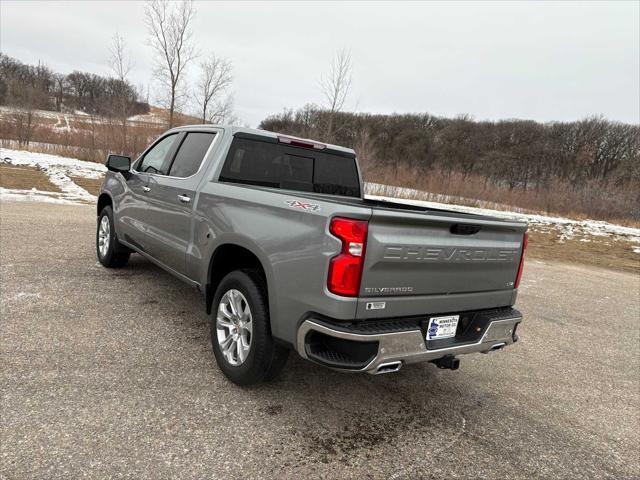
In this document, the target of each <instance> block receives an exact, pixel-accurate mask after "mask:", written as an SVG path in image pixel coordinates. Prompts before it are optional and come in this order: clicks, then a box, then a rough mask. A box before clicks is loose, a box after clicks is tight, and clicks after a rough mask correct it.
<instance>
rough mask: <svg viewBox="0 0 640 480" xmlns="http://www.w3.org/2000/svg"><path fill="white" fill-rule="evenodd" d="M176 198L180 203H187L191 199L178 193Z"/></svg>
mask: <svg viewBox="0 0 640 480" xmlns="http://www.w3.org/2000/svg"><path fill="white" fill-rule="evenodd" d="M178 200H180V201H181V202H182V203H189V202H190V201H191V199H190V198H189V197H187V196H186V195H178Z"/></svg>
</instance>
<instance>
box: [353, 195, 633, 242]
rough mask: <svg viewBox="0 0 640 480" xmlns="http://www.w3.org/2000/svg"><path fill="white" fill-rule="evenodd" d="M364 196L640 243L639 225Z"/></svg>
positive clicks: (566, 234)
mask: <svg viewBox="0 0 640 480" xmlns="http://www.w3.org/2000/svg"><path fill="white" fill-rule="evenodd" d="M366 197H367V198H370V199H372V200H382V201H392V202H399V203H405V204H407V205H416V206H418V207H424V208H435V209H441V210H450V211H454V212H462V213H470V214H473V215H488V216H491V217H497V218H503V219H506V220H516V221H521V222H527V223H528V224H529V225H530V226H536V227H542V228H541V230H544V229H545V228H551V227H553V228H559V229H560V230H561V233H560V240H561V241H562V242H564V241H566V240H569V239H571V238H573V237H574V236H580V237H586V236H589V235H591V236H598V237H611V238H613V239H615V240H618V239H623V240H628V241H630V242H638V243H640V228H633V227H624V226H622V225H616V224H614V223H608V222H604V221H600V220H572V219H570V218H565V217H556V216H547V215H540V214H535V213H521V212H516V211H502V210H492V209H488V208H478V207H466V206H463V205H452V204H448V203H438V202H430V201H425V200H407V199H404V198H392V197H385V196H380V195H366Z"/></svg>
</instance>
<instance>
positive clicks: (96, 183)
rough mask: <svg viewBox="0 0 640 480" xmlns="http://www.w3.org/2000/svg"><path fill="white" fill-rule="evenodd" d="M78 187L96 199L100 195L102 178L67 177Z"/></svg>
mask: <svg viewBox="0 0 640 480" xmlns="http://www.w3.org/2000/svg"><path fill="white" fill-rule="evenodd" d="M69 178H71V180H72V181H73V183H75V184H76V185H78V186H79V187H82V188H84V189H85V190H86V191H87V192H89V193H90V194H91V195H95V196H96V197H97V196H98V194H99V193H100V186H101V185H102V180H103V179H102V178H85V177H75V176H72V177H69Z"/></svg>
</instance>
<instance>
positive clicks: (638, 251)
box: [631, 247, 640, 253]
mask: <svg viewBox="0 0 640 480" xmlns="http://www.w3.org/2000/svg"><path fill="white" fill-rule="evenodd" d="M631 250H633V253H640V247H631Z"/></svg>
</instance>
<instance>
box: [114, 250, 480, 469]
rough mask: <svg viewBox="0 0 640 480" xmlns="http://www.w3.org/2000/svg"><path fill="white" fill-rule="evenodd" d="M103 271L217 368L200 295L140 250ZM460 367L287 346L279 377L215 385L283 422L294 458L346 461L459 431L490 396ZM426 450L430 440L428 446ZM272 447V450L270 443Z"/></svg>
mask: <svg viewBox="0 0 640 480" xmlns="http://www.w3.org/2000/svg"><path fill="white" fill-rule="evenodd" d="M108 274H109V275H112V276H114V277H117V278H119V279H122V280H124V281H126V283H129V281H133V282H136V283H141V282H142V283H145V284H148V285H149V287H150V288H149V296H147V297H140V298H139V299H138V300H137V301H138V304H139V305H140V306H142V308H144V309H145V310H147V311H148V312H149V313H151V314H153V315H154V316H156V317H157V321H159V322H166V323H167V324H169V325H172V327H171V331H172V333H174V334H175V335H182V338H183V339H184V341H185V342H196V343H197V345H198V346H199V347H205V348H202V349H200V351H202V354H203V355H206V356H208V360H209V363H208V364H209V365H210V368H211V372H210V375H211V376H212V377H218V378H221V377H222V374H221V372H220V371H219V370H218V369H217V367H216V365H215V360H214V359H213V354H212V352H211V347H210V343H209V342H210V336H209V325H208V318H207V315H206V313H205V310H204V297H203V296H202V295H201V294H200V293H199V292H197V291H195V290H194V289H192V288H190V287H188V286H187V285H185V284H184V283H182V282H180V281H179V280H177V279H175V278H174V277H172V276H171V275H169V274H168V273H166V272H164V271H163V270H161V269H160V268H158V267H156V266H155V265H153V264H151V263H150V262H148V261H146V260H145V259H143V258H142V257H140V256H137V255H136V256H132V258H131V261H130V264H129V265H128V266H127V267H126V268H124V269H122V270H118V271H109V272H108ZM460 379H461V372H448V371H447V372H444V371H439V370H437V369H436V367H435V366H433V365H430V364H423V365H412V366H408V367H405V368H403V369H402V370H401V371H400V372H398V373H395V374H387V375H380V376H372V375H368V374H347V373H339V372H335V371H332V370H329V369H326V368H323V367H320V366H317V365H315V364H313V363H311V362H308V361H305V360H303V359H301V358H300V357H299V356H298V355H297V353H295V352H291V354H290V357H289V362H288V363H287V366H286V367H285V369H284V371H283V373H282V375H281V377H280V378H279V379H278V380H276V381H275V382H272V383H269V384H264V385H259V386H255V387H252V388H241V387H238V386H236V385H234V384H232V383H231V382H229V381H227V380H226V379H225V380H223V381H222V383H221V384H220V385H221V388H224V389H228V390H231V391H235V392H236V393H237V394H239V395H241V396H243V397H244V398H246V399H247V400H249V401H250V403H251V404H252V405H253V409H254V411H255V412H256V413H257V414H258V415H259V417H260V418H261V421H262V422H266V423H273V425H274V428H277V426H280V425H283V424H284V425H286V426H287V437H289V438H290V441H293V442H295V443H296V444H298V445H300V447H301V448H302V450H303V455H301V457H300V462H301V463H302V464H305V463H307V462H311V463H313V462H318V461H320V462H323V463H329V462H333V461H339V462H342V463H344V464H350V463H351V462H353V461H358V458H359V456H358V455H355V454H357V453H359V454H361V455H362V456H363V458H365V459H366V458H368V456H369V455H371V451H372V450H373V449H375V448H376V447H385V448H393V446H394V445H397V444H399V443H401V442H403V441H408V442H412V444H414V445H415V443H416V441H419V442H420V443H421V444H424V446H425V448H427V447H429V445H430V444H431V443H433V444H435V445H437V446H438V447H437V448H438V449H440V448H446V445H447V444H448V443H449V442H452V441H454V440H455V439H456V438H458V437H459V436H460V435H461V433H462V432H463V430H464V426H465V423H466V421H467V420H465V418H464V417H463V415H462V414H461V413H460V412H461V411H463V410H464V411H465V415H469V414H471V413H472V412H473V411H474V410H477V409H478V408H482V407H483V406H486V405H488V404H489V403H490V400H489V399H488V398H487V397H485V396H483V395H482V394H480V393H478V392H474V391H473V389H470V388H469V386H468V385H464V384H462V383H460ZM429 449H430V450H431V451H433V445H431V446H430V447H429ZM276 453H277V450H276Z"/></svg>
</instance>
